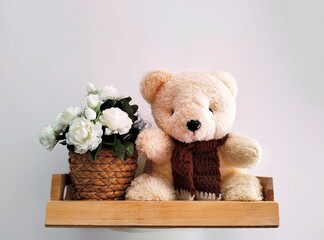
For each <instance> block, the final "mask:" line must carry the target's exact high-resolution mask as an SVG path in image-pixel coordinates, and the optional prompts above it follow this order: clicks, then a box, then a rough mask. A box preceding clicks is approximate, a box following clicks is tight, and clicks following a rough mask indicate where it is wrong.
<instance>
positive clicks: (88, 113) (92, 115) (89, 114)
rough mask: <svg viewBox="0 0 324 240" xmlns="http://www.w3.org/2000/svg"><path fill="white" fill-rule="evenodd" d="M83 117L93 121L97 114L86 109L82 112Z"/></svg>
mask: <svg viewBox="0 0 324 240" xmlns="http://www.w3.org/2000/svg"><path fill="white" fill-rule="evenodd" d="M84 116H85V117H86V118H87V119H88V120H95V119H96V116H97V113H96V112H95V111H94V110H93V109H91V108H88V107H86V108H85V110H84Z"/></svg>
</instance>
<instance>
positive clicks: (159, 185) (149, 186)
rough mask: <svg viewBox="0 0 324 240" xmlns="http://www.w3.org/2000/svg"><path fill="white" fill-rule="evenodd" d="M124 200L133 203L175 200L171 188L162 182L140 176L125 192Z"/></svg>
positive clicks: (144, 175)
mask: <svg viewBox="0 0 324 240" xmlns="http://www.w3.org/2000/svg"><path fill="white" fill-rule="evenodd" d="M125 198H126V200H134V201H168V200H175V198H176V196H175V192H174V190H173V188H172V187H170V186H169V185H168V184H166V183H165V182H164V181H163V180H161V179H159V178H156V177H153V176H151V175H149V174H142V175H140V176H138V177H137V178H135V180H134V181H133V182H132V183H131V185H130V187H129V188H128V189H127V190H126V196H125Z"/></svg>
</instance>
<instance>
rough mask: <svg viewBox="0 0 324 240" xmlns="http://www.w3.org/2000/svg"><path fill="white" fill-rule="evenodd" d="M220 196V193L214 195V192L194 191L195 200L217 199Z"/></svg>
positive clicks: (219, 198)
mask: <svg viewBox="0 0 324 240" xmlns="http://www.w3.org/2000/svg"><path fill="white" fill-rule="evenodd" d="M221 198H222V194H219V195H216V194H215V193H207V192H198V191H197V193H196V200H203V201H219V200H221Z"/></svg>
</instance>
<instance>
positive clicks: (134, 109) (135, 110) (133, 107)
mask: <svg viewBox="0 0 324 240" xmlns="http://www.w3.org/2000/svg"><path fill="white" fill-rule="evenodd" d="M131 107H132V109H133V113H136V112H137V110H138V106H137V105H131Z"/></svg>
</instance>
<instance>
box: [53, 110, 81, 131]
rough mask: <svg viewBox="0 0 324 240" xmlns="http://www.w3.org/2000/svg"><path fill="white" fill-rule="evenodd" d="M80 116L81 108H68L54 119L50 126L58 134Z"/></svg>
mask: <svg viewBox="0 0 324 240" xmlns="http://www.w3.org/2000/svg"><path fill="white" fill-rule="evenodd" d="M80 115H81V108H79V107H69V108H67V109H66V110H65V111H64V112H62V113H60V114H59V115H58V116H57V117H56V121H55V122H54V124H53V125H52V127H53V129H54V131H55V132H57V133H59V132H61V131H62V130H64V129H65V128H66V127H67V126H68V125H69V124H70V123H71V122H72V121H73V120H74V119H75V118H76V117H79V116H80Z"/></svg>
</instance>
